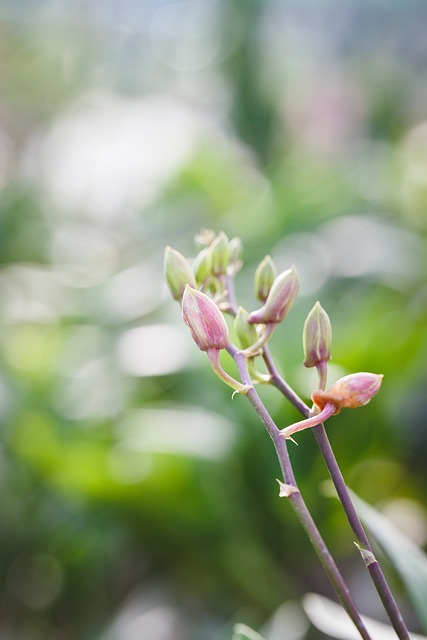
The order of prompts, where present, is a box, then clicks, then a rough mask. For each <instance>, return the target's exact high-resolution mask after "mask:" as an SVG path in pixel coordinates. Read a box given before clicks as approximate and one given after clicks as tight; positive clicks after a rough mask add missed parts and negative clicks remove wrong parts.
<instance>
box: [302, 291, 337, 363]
mask: <svg viewBox="0 0 427 640" xmlns="http://www.w3.org/2000/svg"><path fill="white" fill-rule="evenodd" d="M331 342H332V328H331V321H330V320H329V316H328V314H327V313H326V311H325V310H324V309H323V307H322V305H321V304H320V302H316V304H315V305H314V307H313V308H312V310H311V311H310V313H309V314H308V316H307V318H306V321H305V323H304V331H303V345H304V366H306V367H316V366H317V365H319V364H320V363H321V362H327V361H328V360H330V359H331Z"/></svg>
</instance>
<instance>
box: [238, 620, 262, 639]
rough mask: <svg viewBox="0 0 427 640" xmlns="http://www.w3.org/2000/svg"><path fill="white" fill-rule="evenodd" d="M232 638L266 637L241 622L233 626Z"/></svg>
mask: <svg viewBox="0 0 427 640" xmlns="http://www.w3.org/2000/svg"><path fill="white" fill-rule="evenodd" d="M232 640H264V638H263V637H262V636H260V635H259V633H257V632H256V631H254V630H253V629H251V628H250V627H248V626H247V625H246V624H242V623H240V622H239V623H237V624H235V625H234V627H233V638H232Z"/></svg>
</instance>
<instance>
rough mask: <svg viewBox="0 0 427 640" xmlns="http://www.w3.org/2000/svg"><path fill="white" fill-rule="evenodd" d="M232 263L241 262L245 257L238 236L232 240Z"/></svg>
mask: <svg viewBox="0 0 427 640" xmlns="http://www.w3.org/2000/svg"><path fill="white" fill-rule="evenodd" d="M228 246H229V248H230V260H231V262H239V260H240V259H241V257H242V255H243V243H242V241H241V240H240V238H238V237H237V236H236V237H235V238H231V240H230V242H229V244H228Z"/></svg>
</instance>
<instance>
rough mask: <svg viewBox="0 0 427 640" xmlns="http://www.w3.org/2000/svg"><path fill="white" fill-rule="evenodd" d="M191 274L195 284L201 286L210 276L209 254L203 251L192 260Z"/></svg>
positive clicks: (207, 250) (207, 249)
mask: <svg viewBox="0 0 427 640" xmlns="http://www.w3.org/2000/svg"><path fill="white" fill-rule="evenodd" d="M193 273H194V276H195V278H196V282H197V284H203V283H204V282H205V280H206V279H207V278H208V277H209V276H210V275H211V252H210V251H209V248H206V249H203V250H202V251H200V253H198V254H197V256H196V257H195V258H194V260H193Z"/></svg>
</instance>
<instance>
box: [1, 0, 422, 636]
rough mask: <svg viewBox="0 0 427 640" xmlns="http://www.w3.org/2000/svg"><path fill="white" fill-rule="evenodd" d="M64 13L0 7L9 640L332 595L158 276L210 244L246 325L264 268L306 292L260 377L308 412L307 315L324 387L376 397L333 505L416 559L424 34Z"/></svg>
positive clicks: (181, 631)
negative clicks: (343, 506) (327, 338)
mask: <svg viewBox="0 0 427 640" xmlns="http://www.w3.org/2000/svg"><path fill="white" fill-rule="evenodd" d="M71 4H72V3H67V2H65V1H64V2H57V3H55V2H51V3H49V2H42V1H40V2H38V3H34V5H33V6H30V3H22V6H20V5H21V3H18V4H17V5H15V4H14V3H7V2H4V3H2V4H1V6H0V33H1V45H0V56H1V58H0V67H1V73H0V95H1V99H0V189H1V190H0V261H1V271H0V317H1V321H2V322H1V324H2V330H1V334H0V362H1V375H0V412H1V442H2V444H1V450H0V480H1V482H0V505H1V513H2V517H1V518H0V541H1V544H0V584H1V593H0V635H2V636H4V637H10V638H31V640H33V639H35V640H38V639H39V638H40V639H43V640H44V639H48V640H53V639H55V640H56V639H61V640H62V639H67V640H68V639H70V640H71V639H72V638H79V640H85V639H91V640H92V639H94V638H102V639H103V640H110V639H114V640H121V639H122V638H123V639H126V640H132V639H133V638H134V637H135V638H136V637H138V638H140V637H147V638H149V637H153V638H154V637H159V638H162V639H163V638H164V639H165V640H183V639H184V638H185V640H188V639H191V638H201V637H203V638H209V639H213V640H219V639H220V638H230V637H231V635H232V626H233V622H235V621H237V620H238V621H241V622H244V623H247V624H249V625H251V626H253V627H254V628H259V627H260V625H261V624H262V623H263V622H264V621H265V620H266V619H267V618H268V617H269V616H271V614H272V613H273V612H274V611H275V610H276V609H277V607H279V605H280V604H281V603H282V602H284V601H286V600H289V599H297V598H299V597H300V596H301V595H302V594H304V593H305V592H307V591H310V590H311V591H317V592H320V593H324V594H326V595H331V592H330V589H329V586H328V585H327V584H326V579H325V577H324V575H323V573H322V571H321V568H320V567H319V565H318V561H317V559H316V558H315V556H314V554H313V552H312V550H311V548H310V546H309V543H308V541H307V540H306V539H305V538H304V536H303V535H302V534H301V532H300V530H299V527H298V525H297V523H296V521H295V519H294V517H293V514H292V513H291V510H290V509H289V508H288V505H287V504H285V503H283V502H282V501H280V500H278V489H277V485H276V482H275V478H276V477H278V475H279V469H278V465H277V462H276V460H275V457H274V452H273V449H272V447H271V444H270V442H269V439H268V437H267V435H266V434H265V432H264V431H263V428H262V426H261V425H260V423H259V422H258V420H257V418H256V416H255V415H253V413H252V411H251V409H250V407H249V406H247V405H246V403H245V401H244V399H243V398H241V397H237V398H236V399H235V400H234V401H233V402H231V399H230V391H229V389H228V388H227V387H225V386H222V385H221V383H220V382H219V381H218V380H217V379H216V378H215V377H214V376H213V374H212V372H211V371H210V369H209V366H208V364H207V362H206V359H205V358H204V356H203V354H201V353H200V352H198V350H197V349H196V347H195V346H194V345H193V344H192V343H191V339H190V337H189V334H188V333H187V331H186V328H185V327H183V326H182V322H181V319H180V310H179V307H178V306H177V305H174V304H173V303H172V302H171V301H170V299H169V296H168V292H167V291H166V288H165V286H164V284H163V276H162V259H163V250H164V247H165V246H166V245H172V246H174V247H175V248H177V249H178V250H180V251H181V252H183V253H185V254H187V255H190V256H191V255H195V252H194V248H193V246H192V237H193V235H194V234H195V233H196V232H197V231H198V230H199V228H201V227H208V228H214V229H215V230H217V231H218V230H220V229H224V231H225V232H226V233H227V234H228V235H229V236H230V237H232V236H233V235H238V236H240V237H241V238H242V239H243V242H244V245H245V255H244V260H245V266H244V269H243V271H242V272H241V273H240V274H239V276H238V278H237V282H236V286H237V292H238V295H239V300H240V302H241V303H242V304H243V305H244V306H245V307H246V308H248V309H253V308H255V306H256V301H255V300H254V298H253V273H254V270H255V268H256V266H257V264H258V263H259V261H260V260H261V259H262V258H263V257H264V256H265V254H267V253H269V254H271V255H272V257H273V259H274V260H275V261H276V263H277V265H278V267H279V268H281V269H282V268H287V267H288V266H289V265H290V264H291V263H292V262H295V263H296V264H297V266H298V269H299V271H300V274H301V279H302V291H301V295H300V298H299V301H298V302H297V303H296V305H295V307H294V308H293V310H292V312H291V314H290V315H289V317H288V318H286V321H285V323H284V325H283V326H282V327H280V328H279V329H278V330H277V332H276V334H275V335H274V336H273V339H272V349H273V352H274V353H275V354H276V358H277V362H278V364H279V365H280V368H281V369H282V371H283V372H284V373H285V374H286V377H287V379H288V380H289V382H290V383H291V384H292V385H293V386H294V387H295V388H296V390H297V391H298V392H299V393H300V394H301V395H302V396H303V397H304V398H308V397H309V395H310V392H311V390H312V388H313V385H314V384H315V383H314V380H313V379H312V378H310V372H308V371H306V370H304V368H303V366H302V357H303V354H302V340H301V332H302V326H303V323H304V319H305V317H306V314H307V313H308V311H309V310H310V309H311V307H312V305H313V303H314V302H315V301H316V300H317V299H320V300H321V302H322V305H323V307H324V308H325V309H326V310H327V311H328V313H329V316H330V318H331V321H332V327H333V361H332V366H331V373H330V378H331V381H332V378H337V377H339V376H340V375H341V374H342V373H350V372H354V371H364V370H368V371H374V372H378V373H384V374H385V378H384V384H383V388H382V390H381V393H380V395H379V396H378V397H377V398H375V401H373V402H372V403H371V404H370V405H369V406H368V407H365V408H363V409H361V410H359V411H356V412H350V411H349V412H343V413H342V414H340V415H339V416H337V417H336V418H334V419H333V420H331V421H330V424H329V426H328V430H329V434H330V437H331V440H332V443H333V446H334V448H335V450H336V454H337V457H338V460H339V461H340V463H341V465H342V470H343V473H344V476H345V478H346V480H347V482H348V484H349V485H350V486H351V487H352V488H353V489H354V491H355V492H356V493H358V494H359V495H360V496H361V497H362V498H363V499H365V500H366V501H367V502H369V503H376V504H377V505H378V506H379V507H380V508H383V509H384V510H386V511H387V510H388V512H389V513H391V512H392V509H391V507H392V506H393V504H394V503H395V502H396V500H397V499H398V498H399V499H401V498H404V499H406V501H407V504H410V505H411V508H412V511H411V513H412V516H413V518H414V520H413V521H412V520H411V521H410V522H411V523H412V524H411V526H412V528H413V530H414V531H416V532H417V535H418V539H417V542H418V543H419V544H421V545H424V544H425V542H426V540H427V512H426V504H425V495H426V492H427V474H426V466H425V460H426V455H427V428H426V427H427V425H426V419H425V416H424V404H425V388H426V381H427V370H426V367H425V362H426V359H427V332H426V327H427V317H426V316H427V304H426V302H427V286H426V268H427V259H426V256H427V251H426V246H427V244H426V230H427V216H426V207H427V189H426V178H425V176H426V172H425V170H426V158H427V113H426V110H425V104H426V98H427V96H426V92H427V89H426V87H427V82H426V80H427V78H426V69H427V65H426V64H425V62H426V58H427V46H426V44H425V38H424V37H423V24H425V20H426V18H427V10H426V7H425V6H424V5H423V4H422V3H417V2H413V3H409V4H405V3H403V2H396V3H393V6H389V5H388V4H385V3H382V2H378V3H373V6H370V5H368V4H367V3H362V2H356V1H354V2H348V3H345V5H343V6H341V7H340V8H338V7H336V6H335V4H334V3H329V2H327V1H326V0H325V1H323V0H322V2H320V3H311V2H304V3H302V4H300V3H297V2H291V3H287V6H286V7H283V6H281V4H280V3H273V2H270V3H269V2H265V3H261V2H255V0H254V1H253V2H238V3H226V2H222V3H221V2H218V3H215V4H213V3H212V4H209V3H201V4H200V5H199V4H197V3H191V2H181V3H162V2H150V1H148V0H147V1H146V2H143V3H136V2H134V3H132V2H128V3H123V4H122V3H114V2H112V3H106V4H105V6H104V5H102V3H101V5H99V4H98V3H96V2H89V3H87V6H85V7H84V10H83V5H82V11H81V12H77V11H76V7H75V6H73V7H72V6H71ZM224 364H225V365H226V366H228V367H230V370H231V369H232V366H231V363H230V361H229V359H227V358H226V357H225V358H224ZM261 393H262V396H263V398H264V399H265V401H266V403H267V405H268V406H269V407H270V408H271V413H272V415H273V417H274V419H275V420H276V421H277V423H278V424H279V425H283V426H286V424H289V423H291V422H293V421H295V420H296V419H297V416H296V413H295V411H294V410H293V409H292V408H291V407H289V406H288V405H287V404H286V402H284V401H282V399H281V398H280V397H278V395H277V393H276V392H274V391H273V390H271V389H261ZM299 445H300V446H299V447H298V448H296V447H294V448H292V450H291V454H292V459H293V462H294V466H295V470H296V473H297V476H298V481H299V484H300V487H301V489H302V491H303V492H304V495H305V496H306V499H307V502H308V504H309V507H310V509H311V510H312V512H313V515H314V516H315V519H316V521H317V522H318V524H319V527H320V529H321V531H322V532H323V533H324V535H325V538H326V539H327V541H328V544H329V545H330V547H331V549H332V550H333V551H334V552H335V554H336V556H337V560H338V562H339V564H340V566H341V567H342V568H343V572H344V573H345V575H346V577H347V578H348V580H349V582H350V584H351V585H352V587H354V589H355V593H356V599H357V600H358V601H359V602H360V606H361V608H362V609H363V610H364V612H366V613H367V614H370V615H372V616H373V617H379V616H381V609H380V606H379V604H378V602H377V600H376V599H375V596H374V595H373V594H372V591H371V587H370V584H369V581H368V578H367V576H366V575H365V573H364V570H363V567H362V566H361V563H360V561H359V558H358V557H357V553H356V552H355V550H354V547H353V544H352V537H351V533H350V532H349V529H348V527H347V525H346V522H345V520H344V516H343V514H342V512H341V510H340V507H339V505H338V504H334V503H332V504H331V502H330V501H328V500H326V499H325V497H324V496H323V495H322V491H321V486H322V482H323V481H324V480H325V479H326V477H327V474H326V471H325V468H324V465H323V463H322V461H321V459H320V457H319V453H318V451H317V449H316V447H315V443H314V440H313V438H312V437H311V434H310V433H308V432H307V433H304V434H302V435H301V438H300V441H299ZM399 513H400V514H401V515H400V516H399ZM393 514H394V517H395V519H397V520H399V518H400V521H402V520H403V525H404V524H405V521H407V516H406V512H403V511H402V512H398V510H396V509H395V510H394V511H393ZM402 514H403V515H402ZM400 523H401V524H402V522H400ZM386 570H390V572H391V576H392V581H393V586H394V587H395V590H396V593H397V596H398V598H399V601H400V602H401V603H402V608H403V610H404V611H405V613H406V614H407V616H408V619H409V622H410V625H411V626H412V627H413V628H414V630H419V622H418V621H417V619H416V618H415V615H414V613H413V610H412V609H411V607H410V604H409V602H408V600H407V596H406V595H405V593H404V590H403V589H402V586H401V585H400V583H399V581H398V579H397V578H396V577H394V578H393V576H394V574H393V572H392V570H391V569H390V568H389V567H387V565H386ZM156 611H158V612H160V613H159V617H156ZM160 614H161V615H160ZM159 620H160V622H159ZM132 625H133V626H132ZM138 625H139V626H138ZM150 625H151V626H150ZM156 625H157V626H156ZM162 625H163V626H162ZM150 630H151V635H150ZM137 633H139V635H137ZM162 633H163V635H161V634H162ZM289 633H290V632H289ZM310 633H311V635H310V636H309V637H312V638H315V637H319V636H316V635H315V633H314V631H311V632H310ZM155 634H157V635H155Z"/></svg>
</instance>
